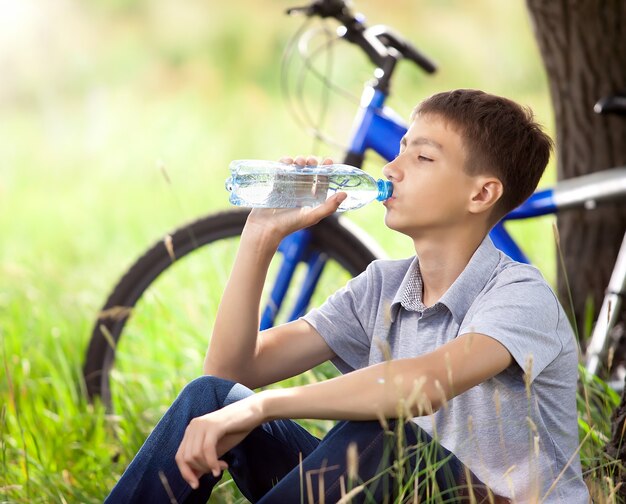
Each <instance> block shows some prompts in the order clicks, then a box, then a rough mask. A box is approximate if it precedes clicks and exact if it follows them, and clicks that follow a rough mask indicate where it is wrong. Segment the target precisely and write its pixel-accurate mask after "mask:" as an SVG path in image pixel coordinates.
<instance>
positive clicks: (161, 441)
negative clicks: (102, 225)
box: [106, 376, 319, 504]
mask: <svg viewBox="0 0 626 504" xmlns="http://www.w3.org/2000/svg"><path fill="white" fill-rule="evenodd" d="M251 394H253V392H252V391H251V390H249V389H248V388H246V387H244V386H243V385H240V384H237V383H234V382H231V381H228V380H222V379H220V378H215V377H211V376H203V377H200V378H197V379H196V380H194V381H192V382H191V383H190V384H189V385H187V386H186V387H185V388H184V389H183V391H182V392H181V393H180V395H179V396H178V397H177V399H176V400H175V401H174V403H173V404H172V406H171V407H170V409H169V410H168V411H167V412H166V413H165V415H164V416H163V418H162V419H161V420H160V421H159V423H158V424H157V426H156V427H155V429H154V431H153V432H152V433H151V434H150V436H149V437H148V439H147V440H146V442H145V443H144V445H143V446H142V447H141V449H140V450H139V452H138V453H137V455H136V456H135V458H134V459H133V461H132V462H131V464H130V465H129V466H128V468H127V469H126V471H125V472H124V474H123V475H122V477H121V478H120V480H119V482H118V483H117V485H116V486H115V488H113V490H112V491H111V494H110V495H109V497H108V498H107V500H106V502H107V503H111V504H113V503H115V504H117V503H125V502H142V503H143V502H150V503H159V502H167V503H170V502H172V497H174V499H176V501H177V502H187V503H193V502H202V503H206V501H207V500H208V498H209V495H210V494H211V490H212V489H213V487H214V486H215V484H216V483H217V482H218V480H219V478H214V477H213V476H210V475H205V476H204V477H202V478H201V480H200V488H199V489H198V490H196V491H193V490H192V489H191V487H190V486H189V485H188V484H187V482H185V480H183V479H182V477H181V475H180V472H179V471H178V467H177V466H176V462H175V460H174V456H175V455H176V451H177V450H178V446H179V444H180V441H181V440H182V438H183V435H184V433H185V429H186V428H187V425H188V424H189V422H190V421H191V419H192V418H195V417H197V416H201V415H204V414H206V413H209V412H211V411H215V410H217V409H219V408H221V407H223V406H226V405H228V404H231V403H233V402H235V401H239V400H241V399H243V398H244V397H247V396H249V395H251ZM318 442H319V440H317V439H316V438H315V437H313V436H311V435H310V434H309V433H308V432H306V431H305V430H304V429H302V428H301V427H300V426H299V425H297V424H296V423H295V422H291V421H280V422H270V423H268V424H264V425H262V426H260V427H259V428H258V429H255V430H254V431H252V432H251V433H250V435H249V436H248V437H247V438H246V439H245V440H244V441H243V442H242V443H241V444H240V445H239V446H237V447H235V448H234V449H233V450H231V451H230V452H229V453H228V454H226V455H225V457H224V459H225V460H226V461H227V462H228V464H229V466H230V467H231V470H230V472H231V474H232V475H233V479H235V481H236V482H237V485H238V486H239V487H240V489H241V490H242V492H243V493H244V495H246V497H247V498H248V499H250V500H252V501H255V500H257V499H259V498H260V497H261V496H262V495H263V494H264V493H266V492H267V491H268V490H269V489H270V488H271V485H272V482H275V481H277V480H278V479H280V478H282V477H283V476H284V475H285V474H287V473H288V472H289V471H290V470H291V469H292V468H293V467H295V466H296V465H297V464H298V461H299V453H300V452H302V453H303V456H306V455H307V454H308V453H310V452H311V451H312V450H313V449H314V448H315V447H316V446H317V444H318ZM164 482H165V483H164Z"/></svg>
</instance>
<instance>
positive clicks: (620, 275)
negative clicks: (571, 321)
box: [585, 233, 626, 375]
mask: <svg viewBox="0 0 626 504" xmlns="http://www.w3.org/2000/svg"><path fill="white" fill-rule="evenodd" d="M625 291H626V233H624V239H623V241H622V245H621V247H620V249H619V252H618V254H617V259H616V261H615V267H614V268H613V273H612V274H611V279H610V281H609V286H608V287H607V291H606V294H605V295H604V301H603V302H602V307H601V308H600V314H599V315H598V320H597V322H596V325H595V327H594V329H593V333H592V336H591V340H590V341H589V345H588V347H587V364H586V366H585V367H586V369H587V371H588V372H589V373H592V374H594V375H595V374H597V373H598V371H599V368H600V363H601V362H602V359H603V358H604V357H605V356H606V353H607V351H608V348H609V343H610V341H609V333H610V331H611V329H612V328H613V327H614V326H615V324H617V321H618V319H619V316H620V310H621V306H622V297H623V296H624V294H625Z"/></svg>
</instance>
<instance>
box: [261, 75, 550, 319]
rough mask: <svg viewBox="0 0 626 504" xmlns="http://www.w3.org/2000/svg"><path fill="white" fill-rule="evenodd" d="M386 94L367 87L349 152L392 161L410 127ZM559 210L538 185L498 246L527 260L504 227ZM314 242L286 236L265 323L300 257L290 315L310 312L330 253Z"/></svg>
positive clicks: (496, 235) (499, 230)
mask: <svg viewBox="0 0 626 504" xmlns="http://www.w3.org/2000/svg"><path fill="white" fill-rule="evenodd" d="M386 99H387V95H386V94H385V93H384V92H382V91H380V90H378V89H375V88H374V87H372V86H370V87H367V88H366V89H365V90H364V92H363V95H362V99H361V106H360V109H359V113H358V115H357V117H356V121H355V126H354V129H353V133H352V139H351V141H350V152H349V155H350V156H353V157H355V158H357V159H362V156H363V155H364V154H365V152H366V151H367V150H368V149H372V150H374V151H376V152H377V153H378V154H380V155H381V156H382V157H383V158H384V159H386V160H387V161H391V160H392V159H394V158H395V157H396V155H397V154H398V149H399V147H400V140H401V139H402V137H403V136H404V134H405V133H406V131H407V127H406V125H404V124H403V123H402V122H401V121H400V120H399V119H397V118H396V117H395V115H396V114H395V113H394V112H393V111H391V110H389V109H388V108H385V106H384V104H385V100H386ZM555 211H556V204H555V202H554V198H553V193H552V190H550V189H548V190H544V191H538V192H536V193H535V194H533V195H532V196H531V197H530V198H529V199H528V200H526V202H524V203H523V204H522V205H521V206H519V207H518V208H516V209H515V210H513V211H512V212H511V213H509V214H508V215H507V216H506V217H505V218H504V219H503V220H502V221H500V222H499V223H498V224H496V226H494V228H493V229H492V230H491V232H490V237H491V240H492V241H493V243H494V245H495V246H496V247H498V248H499V249H500V250H502V251H503V252H504V253H505V254H507V255H508V256H509V257H511V258H512V259H514V260H516V261H519V262H524V263H528V262H529V261H528V258H527V257H526V256H525V255H524V253H523V252H522V251H521V250H520V248H519V247H518V246H517V244H516V243H515V241H514V240H513V238H511V236H510V235H509V233H508V232H507V231H506V229H505V228H504V224H503V223H504V221H506V220H511V219H525V218H528V217H537V216H540V215H546V214H551V213H554V212H555ZM310 242H311V232H310V231H309V230H307V229H303V230H301V231H298V232H296V233H294V234H292V235H290V236H288V237H286V238H285V239H284V240H283V241H282V243H281V244H280V246H279V248H278V250H279V252H281V253H282V254H283V262H282V264H281V266H280V269H279V272H278V275H277V277H276V281H275V284H274V286H273V288H272V290H271V293H270V299H269V301H268V304H267V306H266V307H265V310H264V311H263V314H262V317H261V329H268V328H269V327H272V326H273V325H274V320H275V317H276V314H277V313H278V310H279V309H280V307H281V304H282V301H283V299H284V298H285V295H286V293H287V289H288V287H289V284H290V283H291V280H292V278H293V274H294V272H295V270H296V267H297V265H298V263H299V262H304V263H306V264H307V273H306V277H305V280H304V282H303V285H302V288H301V290H300V293H299V294H298V297H297V299H296V302H295V304H294V306H293V309H292V312H291V314H290V316H289V320H295V319H297V318H299V317H301V316H302V315H304V313H305V312H306V310H307V308H308V305H309V302H310V300H311V296H312V294H313V291H314V289H315V286H316V285H317V281H318V280H319V278H320V276H321V274H322V271H323V269H324V265H325V264H326V257H324V255H323V254H320V252H319V251H316V250H313V249H312V248H311V247H309V244H310Z"/></svg>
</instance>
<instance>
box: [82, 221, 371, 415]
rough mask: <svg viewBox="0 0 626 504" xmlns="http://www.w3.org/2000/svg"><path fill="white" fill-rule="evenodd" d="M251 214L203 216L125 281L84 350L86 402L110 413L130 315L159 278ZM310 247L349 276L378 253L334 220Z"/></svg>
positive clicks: (235, 231)
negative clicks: (112, 379) (112, 378)
mask: <svg viewBox="0 0 626 504" xmlns="http://www.w3.org/2000/svg"><path fill="white" fill-rule="evenodd" d="M248 213H249V210H246V209H244V210H230V211H225V212H221V213H217V214H212V215H207V216H204V217H202V218H200V219H198V220H196V221H194V222H191V223H190V224H187V225H184V226H182V227H180V228H178V229H176V230H175V231H174V232H172V233H170V234H168V235H166V236H165V238H164V239H162V240H160V241H158V242H157V243H155V244H154V245H153V246H152V247H151V248H150V249H148V250H147V251H146V252H145V253H144V254H143V255H142V256H141V257H140V258H139V259H138V260H137V261H136V262H135V263H134V264H133V265H132V266H131V267H130V268H129V269H128V271H127V272H126V273H125V274H124V275H123V276H122V277H121V279H120V280H119V282H118V283H117V285H116V286H115V287H114V289H113V290H112V292H111V294H110V295H109V297H108V298H107V300H106V302H105V304H104V306H103V307H102V309H101V310H100V312H99V314H98V318H97V320H96V322H95V324H94V327H93V330H92V333H91V339H90V341H89V345H88V348H87V352H86V358H85V364H84V367H83V377H84V380H85V386H86V392H87V395H88V398H89V399H90V400H93V399H94V398H96V397H99V398H100V399H101V401H102V402H103V404H104V405H105V407H106V408H107V410H109V411H112V409H113V407H112V395H111V386H110V374H111V370H112V368H113V364H114V361H115V358H116V349H117V348H118V344H119V342H120V339H121V337H122V333H123V331H124V327H125V326H126V323H127V322H128V321H129V319H130V318H131V314H132V311H133V309H134V307H135V306H136V304H137V303H138V301H139V300H140V299H141V298H142V296H143V295H144V293H145V292H146V290H147V289H148V288H149V287H150V286H151V285H152V284H153V283H154V282H155V281H156V280H157V278H158V277H159V276H160V275H161V274H162V273H163V272H165V271H166V270H167V269H168V268H170V267H171V266H172V265H173V264H176V263H178V262H179V261H181V260H182V259H183V258H185V257H187V256H188V255H189V254H191V253H192V252H194V251H196V250H198V249H201V248H203V247H207V246H210V245H211V244H214V243H216V242H217V241H219V240H223V239H225V238H236V237H238V236H240V235H241V231H242V230H243V227H244V224H245V221H246V218H247V216H248ZM311 229H312V232H313V238H312V245H313V246H314V247H315V248H316V249H318V250H320V251H322V252H324V253H326V254H327V255H328V256H329V258H331V259H334V260H335V261H337V263H338V264H339V265H341V267H343V268H344V269H345V270H346V271H347V272H348V273H349V274H350V275H351V276H356V275H358V274H359V273H361V272H362V271H364V270H365V268H366V267H367V265H368V264H369V263H370V262H371V261H372V260H374V259H376V256H375V254H374V253H373V252H372V251H371V250H370V249H369V248H368V247H367V246H366V245H365V244H364V243H363V242H362V241H361V240H360V239H359V238H358V237H357V236H356V235H355V234H354V233H352V231H350V230H348V229H347V228H346V227H344V226H343V225H342V224H341V222H340V220H339V219H338V218H337V217H336V216H332V217H330V218H327V219H324V220H323V221H321V222H320V223H319V224H317V225H316V226H314V227H312V228H311Z"/></svg>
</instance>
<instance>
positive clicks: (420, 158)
mask: <svg viewBox="0 0 626 504" xmlns="http://www.w3.org/2000/svg"><path fill="white" fill-rule="evenodd" d="M417 159H418V160H420V161H433V160H432V159H431V158H429V157H426V156H417Z"/></svg>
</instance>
